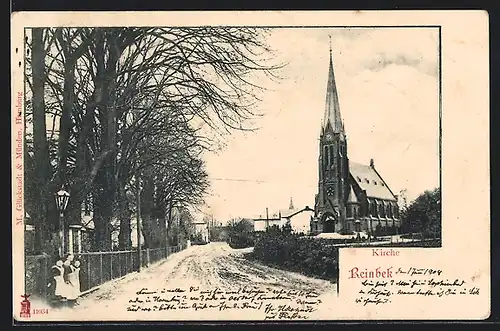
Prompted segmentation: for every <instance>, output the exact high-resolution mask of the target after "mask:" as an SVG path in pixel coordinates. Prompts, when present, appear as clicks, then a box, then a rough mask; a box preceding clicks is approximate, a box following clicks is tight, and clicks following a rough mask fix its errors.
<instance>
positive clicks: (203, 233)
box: [193, 220, 210, 243]
mask: <svg viewBox="0 0 500 331" xmlns="http://www.w3.org/2000/svg"><path fill="white" fill-rule="evenodd" d="M193 226H194V233H195V236H200V237H201V240H202V241H204V242H206V243H208V242H209V241H210V237H209V234H208V223H207V222H206V221H204V220H201V221H195V222H193Z"/></svg>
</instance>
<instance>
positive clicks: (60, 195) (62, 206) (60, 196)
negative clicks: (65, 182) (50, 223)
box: [55, 188, 69, 256]
mask: <svg viewBox="0 0 500 331" xmlns="http://www.w3.org/2000/svg"><path fill="white" fill-rule="evenodd" d="M55 198H56V206H57V210H58V211H59V239H60V241H61V246H60V247H59V255H60V256H62V255H63V254H64V253H65V248H66V245H65V227H64V211H65V210H66V207H67V206H68V201H69V193H68V192H66V191H65V190H64V189H63V188H61V189H60V190H59V191H58V192H57V193H56V194H55Z"/></svg>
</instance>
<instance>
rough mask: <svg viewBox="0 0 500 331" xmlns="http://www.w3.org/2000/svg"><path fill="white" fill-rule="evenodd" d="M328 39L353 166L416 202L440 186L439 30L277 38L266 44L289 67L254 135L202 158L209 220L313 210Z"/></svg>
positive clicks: (323, 32) (300, 33)
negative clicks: (368, 167) (374, 173)
mask: <svg viewBox="0 0 500 331" xmlns="http://www.w3.org/2000/svg"><path fill="white" fill-rule="evenodd" d="M329 35H330V36H331V45H332V54H333V63H334V71H335V78H336V84H337V90H338V94H339V102H340V112H341V115H342V118H343V120H344V123H345V129H346V133H347V138H348V147H347V149H348V156H349V159H350V160H351V161H354V162H359V163H364V164H369V162H370V159H371V158H373V159H374V162H375V167H376V169H377V170H378V172H379V173H380V174H381V175H382V177H383V178H384V180H385V181H386V183H387V184H388V185H389V187H390V188H391V190H392V191H393V192H394V193H395V194H398V193H399V191H400V190H403V189H406V190H407V193H406V195H407V196H408V198H409V200H412V199H414V198H416V197H417V196H418V195H419V194H420V193H422V192H423V191H424V190H428V189H433V188H435V187H438V185H439V140H438V132H439V131H438V130H439V122H438V120H439V103H438V101H439V98H438V96H439V89H438V87H439V84H438V82H439V80H438V31H437V29H432V28H404V29H403V28H378V29H377V28H358V29H339V28H336V29H334V28H332V29H318V28H308V29H305V28H300V29H299V28H295V29H290V28H289V29H274V30H272V32H271V34H270V35H269V36H268V38H267V42H268V44H269V45H270V46H271V48H272V49H274V51H275V56H276V59H278V60H279V61H282V62H286V63H288V65H287V66H286V67H285V68H284V69H283V70H282V71H281V72H280V76H282V78H283V79H281V80H280V81H279V82H278V83H270V84H269V86H265V87H266V88H268V89H269V91H266V93H265V94H264V95H263V99H262V102H261V103H259V105H258V109H259V111H261V112H263V113H264V114H265V116H264V117H262V118H259V119H258V121H257V122H256V123H257V125H258V126H259V127H261V129H259V130H258V131H256V132H250V133H248V132H245V133H243V132H235V133H233V134H232V135H231V137H230V138H229V139H228V141H227V146H226V147H225V149H224V150H223V151H221V152H219V153H212V154H208V155H206V156H205V160H206V164H207V171H208V173H209V176H210V178H211V183H212V185H211V189H210V194H209V196H207V198H206V204H207V205H206V206H205V207H204V208H203V209H204V211H205V213H208V214H212V215H214V218H216V219H217V220H220V221H225V220H227V219H229V218H232V217H256V216H259V215H265V212H266V207H267V208H269V213H270V215H271V214H273V213H274V212H277V211H278V210H279V209H285V208H287V207H288V205H289V202H290V198H292V199H293V203H294V205H295V207H296V208H302V207H305V206H310V207H313V206H314V196H315V194H316V193H317V188H318V184H317V182H318V154H319V150H318V143H319V140H318V139H319V132H320V127H321V121H322V116H323V113H324V108H325V96H326V84H327V77H328V62H329Z"/></svg>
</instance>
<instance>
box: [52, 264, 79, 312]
mask: <svg viewBox="0 0 500 331" xmlns="http://www.w3.org/2000/svg"><path fill="white" fill-rule="evenodd" d="M48 286H49V288H51V289H52V297H53V303H55V304H58V305H61V304H62V305H67V306H70V307H71V306H74V305H77V304H78V302H77V299H78V297H79V296H80V261H76V260H75V257H74V256H73V255H72V254H68V255H66V257H65V258H63V259H59V260H58V261H57V262H56V264H55V265H54V266H52V279H51V281H50V282H49V285H48Z"/></svg>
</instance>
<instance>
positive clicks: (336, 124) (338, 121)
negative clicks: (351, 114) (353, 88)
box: [322, 46, 344, 133]
mask: <svg viewBox="0 0 500 331" xmlns="http://www.w3.org/2000/svg"><path fill="white" fill-rule="evenodd" d="M328 124H330V126H331V128H332V130H333V132H335V133H339V132H344V126H343V123H342V117H341V116H340V106H339V96H338V93H337V86H336V84H335V74H334V72H333V60H332V49H331V46H330V67H329V69H328V82H327V85H326V104H325V114H324V115H323V123H322V129H323V130H324V129H325V128H327V126H328Z"/></svg>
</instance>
